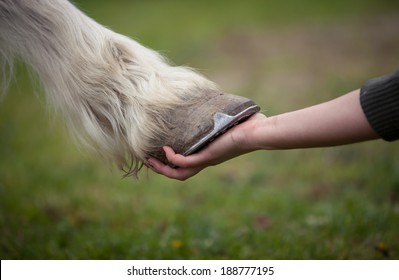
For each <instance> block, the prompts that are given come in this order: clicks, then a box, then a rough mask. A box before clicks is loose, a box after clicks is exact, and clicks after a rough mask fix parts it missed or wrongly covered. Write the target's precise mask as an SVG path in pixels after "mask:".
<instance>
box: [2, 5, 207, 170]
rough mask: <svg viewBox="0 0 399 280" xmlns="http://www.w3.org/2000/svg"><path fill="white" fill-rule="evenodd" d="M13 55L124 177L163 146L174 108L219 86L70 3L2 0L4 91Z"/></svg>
mask: <svg viewBox="0 0 399 280" xmlns="http://www.w3.org/2000/svg"><path fill="white" fill-rule="evenodd" d="M15 57H19V58H21V59H22V60H23V61H24V62H25V63H26V64H28V65H29V66H30V67H31V68H32V69H33V70H34V71H35V72H36V73H37V74H38V76H39V78H40V80H41V82H42V84H43V87H44V90H45V92H46V96H47V98H48V100H49V102H50V103H51V104H53V106H55V109H56V111H59V112H61V114H62V115H63V116H64V117H65V120H66V123H67V124H68V126H69V128H70V129H71V131H72V132H73V135H75V136H76V138H77V139H78V140H79V141H80V142H82V143H84V144H85V145H87V146H88V147H91V148H93V149H94V150H96V151H97V152H98V153H100V154H101V155H102V156H104V157H105V158H106V159H109V160H111V161H112V162H115V163H116V164H117V165H118V167H120V168H121V169H123V170H124V171H125V172H126V174H127V175H136V174H137V172H138V171H139V169H140V167H141V166H142V163H143V162H144V161H145V160H146V159H147V158H148V157H149V156H151V155H152V154H154V153H156V152H157V151H158V150H159V149H160V147H161V146H162V141H163V140H164V139H165V137H168V135H167V131H168V124H169V123H168V122H169V121H170V120H168V116H169V115H170V114H169V113H170V112H171V110H173V108H175V107H176V106H179V105H181V104H182V103H184V101H185V100H189V99H190V98H189V97H190V95H196V94H198V93H199V92H201V91H207V90H213V89H215V85H214V84H213V83H212V82H210V81H209V80H207V79H205V78H204V77H202V76H201V75H199V74H197V73H196V72H194V71H192V70H190V69H188V68H185V67H173V66H170V65H169V64H168V63H167V62H166V61H165V59H164V58H163V57H161V56H160V55H159V54H158V53H156V52H154V51H152V50H150V49H147V48H145V47H143V46H142V45H140V44H139V43H137V42H136V41H134V40H132V39H130V38H127V37H125V36H123V35H120V34H117V33H115V32H113V31H111V30H109V29H107V28H105V27H103V26H101V25H100V24H98V23H97V22H95V21H94V20H92V19H90V18H89V17H87V16H86V15H85V14H83V13H82V12H81V11H79V10H78V9H77V8H76V7H75V6H74V5H72V4H71V3H69V2H68V1H66V0H0V66H1V69H2V75H3V77H2V85H1V86H2V88H3V91H5V89H6V87H7V85H8V83H9V81H10V75H9V74H12V68H13V61H14V58H15Z"/></svg>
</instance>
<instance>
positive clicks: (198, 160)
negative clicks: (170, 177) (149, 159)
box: [163, 146, 204, 168]
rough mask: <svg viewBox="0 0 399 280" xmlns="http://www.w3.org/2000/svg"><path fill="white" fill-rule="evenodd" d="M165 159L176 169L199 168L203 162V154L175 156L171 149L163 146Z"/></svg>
mask: <svg viewBox="0 0 399 280" xmlns="http://www.w3.org/2000/svg"><path fill="white" fill-rule="evenodd" d="M163 150H164V152H165V155H166V158H167V159H168V161H169V162H170V163H171V164H173V165H175V166H178V167H181V168H195V167H200V165H201V164H203V161H204V155H203V153H201V152H200V153H196V154H193V155H190V156H183V155H181V154H177V153H175V152H174V151H173V149H172V148H171V147H168V146H165V147H163Z"/></svg>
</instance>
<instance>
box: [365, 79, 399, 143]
mask: <svg viewBox="0 0 399 280" xmlns="http://www.w3.org/2000/svg"><path fill="white" fill-rule="evenodd" d="M360 104H361V106H362V108H363V112H364V114H365V115H366V118H367V120H368V122H369V123H370V125H371V127H372V128H373V129H374V131H375V132H376V133H377V134H378V135H379V136H380V137H381V138H382V139H384V140H386V141H394V140H396V139H399V71H397V72H395V73H393V74H389V75H386V76H383V77H379V78H374V79H371V80H369V81H367V82H366V83H365V84H364V85H363V87H362V88H361V90H360Z"/></svg>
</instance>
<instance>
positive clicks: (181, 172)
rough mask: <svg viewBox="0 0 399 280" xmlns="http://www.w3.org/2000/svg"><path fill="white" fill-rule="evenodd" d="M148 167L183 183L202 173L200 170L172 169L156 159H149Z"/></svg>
mask: <svg viewBox="0 0 399 280" xmlns="http://www.w3.org/2000/svg"><path fill="white" fill-rule="evenodd" d="M147 165H148V166H149V167H150V168H151V169H152V170H153V171H154V172H156V173H158V174H162V175H164V176H166V177H168V178H171V179H177V180H181V181H184V180H186V179H188V178H190V177H191V176H193V175H195V174H197V173H198V172H200V171H201V169H200V168H172V167H170V166H168V165H166V164H163V163H162V162H160V161H159V160H157V159H155V158H150V159H148V160H147Z"/></svg>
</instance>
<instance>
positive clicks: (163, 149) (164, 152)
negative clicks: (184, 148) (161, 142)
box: [162, 147, 166, 155]
mask: <svg viewBox="0 0 399 280" xmlns="http://www.w3.org/2000/svg"><path fill="white" fill-rule="evenodd" d="M162 152H163V154H164V155H166V151H165V148H164V147H162Z"/></svg>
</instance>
